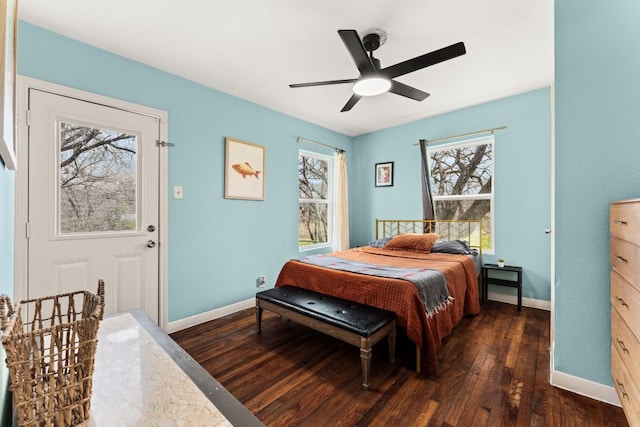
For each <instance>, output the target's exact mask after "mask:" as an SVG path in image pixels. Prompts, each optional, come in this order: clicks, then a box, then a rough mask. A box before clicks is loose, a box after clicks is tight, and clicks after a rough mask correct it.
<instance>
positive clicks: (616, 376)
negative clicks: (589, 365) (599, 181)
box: [609, 199, 640, 426]
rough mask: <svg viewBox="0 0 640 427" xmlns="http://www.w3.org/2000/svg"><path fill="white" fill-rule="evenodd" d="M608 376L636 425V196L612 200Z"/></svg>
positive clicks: (639, 411) (639, 300)
mask: <svg viewBox="0 0 640 427" xmlns="http://www.w3.org/2000/svg"><path fill="white" fill-rule="evenodd" d="M609 230H610V232H611V254H610V262H611V266H612V269H611V378H612V379H613V386H614V387H615V389H616V392H617V393H618V397H619V399H620V402H621V403H622V408H623V409H624V413H625V415H626V417H627V420H628V421H629V424H630V425H631V426H640V199H633V200H622V201H617V202H612V203H611V206H610V210H609Z"/></svg>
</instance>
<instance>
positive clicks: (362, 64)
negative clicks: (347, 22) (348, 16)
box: [338, 30, 376, 75]
mask: <svg viewBox="0 0 640 427" xmlns="http://www.w3.org/2000/svg"><path fill="white" fill-rule="evenodd" d="M338 34H339V35H340V38H342V42H343V43H344V45H345V46H346V47H347V50H348V51H349V53H350V54H351V57H352V58H353V60H354V61H355V63H356V66H357V67H358V70H359V71H360V74H362V75H364V74H369V73H373V72H374V71H376V68H375V67H374V66H373V63H372V62H371V58H369V55H368V54H367V51H366V50H365V49H364V45H363V44H362V41H361V40H360V36H359V35H358V32H357V31H356V30H338Z"/></svg>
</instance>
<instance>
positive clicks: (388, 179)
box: [376, 162, 393, 187]
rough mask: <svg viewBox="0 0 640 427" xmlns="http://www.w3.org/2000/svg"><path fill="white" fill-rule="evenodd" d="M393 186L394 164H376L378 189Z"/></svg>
mask: <svg viewBox="0 0 640 427" xmlns="http://www.w3.org/2000/svg"><path fill="white" fill-rule="evenodd" d="M391 186H393V162H385V163H376V187H391Z"/></svg>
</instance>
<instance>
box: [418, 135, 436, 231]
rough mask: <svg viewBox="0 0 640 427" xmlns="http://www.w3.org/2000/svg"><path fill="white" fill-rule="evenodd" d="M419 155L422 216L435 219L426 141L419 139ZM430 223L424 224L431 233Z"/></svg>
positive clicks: (432, 229)
mask: <svg viewBox="0 0 640 427" xmlns="http://www.w3.org/2000/svg"><path fill="white" fill-rule="evenodd" d="M420 157H421V159H422V168H421V169H422V218H423V219H425V220H434V219H436V211H435V206H434V204H433V196H432V195H431V178H430V177H429V158H428V157H427V141H426V140H424V139H421V140H420ZM433 225H434V224H432V223H427V224H425V226H424V232H425V233H432V232H433V231H434V229H435V227H434V226H433Z"/></svg>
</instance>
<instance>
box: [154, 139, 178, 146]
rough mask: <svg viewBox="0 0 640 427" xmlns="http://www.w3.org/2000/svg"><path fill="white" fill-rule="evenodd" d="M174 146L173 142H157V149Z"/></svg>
mask: <svg viewBox="0 0 640 427" xmlns="http://www.w3.org/2000/svg"><path fill="white" fill-rule="evenodd" d="M174 145H176V144H174V143H173V142H166V141H160V140H159V139H158V140H156V147H173V146H174Z"/></svg>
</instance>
